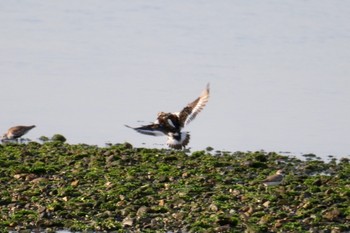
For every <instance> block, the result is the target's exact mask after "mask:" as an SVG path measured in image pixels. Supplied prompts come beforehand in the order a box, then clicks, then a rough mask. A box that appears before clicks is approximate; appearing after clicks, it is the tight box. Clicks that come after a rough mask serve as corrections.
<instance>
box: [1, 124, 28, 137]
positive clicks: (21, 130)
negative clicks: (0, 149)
mask: <svg viewBox="0 0 350 233" xmlns="http://www.w3.org/2000/svg"><path fill="white" fill-rule="evenodd" d="M34 127H35V125H31V126H23V125H19V126H14V127H11V128H9V129H8V130H7V133H5V134H4V135H3V136H2V139H1V141H5V140H16V139H18V138H20V137H22V136H23V135H25V134H26V133H28V131H29V130H31V129H33V128H34Z"/></svg>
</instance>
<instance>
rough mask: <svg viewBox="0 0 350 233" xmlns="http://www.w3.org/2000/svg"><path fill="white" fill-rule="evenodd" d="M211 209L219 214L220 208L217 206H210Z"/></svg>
mask: <svg viewBox="0 0 350 233" xmlns="http://www.w3.org/2000/svg"><path fill="white" fill-rule="evenodd" d="M209 209H210V210H211V211H214V212H217V211H218V210H219V208H218V207H217V205H215V204H213V203H212V204H210V206H209Z"/></svg>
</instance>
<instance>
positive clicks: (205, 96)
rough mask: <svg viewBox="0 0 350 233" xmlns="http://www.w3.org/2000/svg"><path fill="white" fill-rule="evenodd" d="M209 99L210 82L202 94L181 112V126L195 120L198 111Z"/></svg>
mask: <svg viewBox="0 0 350 233" xmlns="http://www.w3.org/2000/svg"><path fill="white" fill-rule="evenodd" d="M208 100H209V83H208V84H207V87H206V89H205V90H204V91H203V92H202V94H201V95H200V96H199V97H198V98H197V99H196V100H195V101H193V102H192V103H189V104H188V105H187V106H186V107H185V108H184V109H182V111H181V112H180V113H179V119H180V123H181V126H182V127H184V126H185V125H187V124H189V123H190V122H191V121H192V120H194V119H195V118H196V116H197V114H198V113H200V112H201V111H202V110H203V108H204V107H205V105H206V104H207V103H208Z"/></svg>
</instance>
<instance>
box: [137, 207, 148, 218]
mask: <svg viewBox="0 0 350 233" xmlns="http://www.w3.org/2000/svg"><path fill="white" fill-rule="evenodd" d="M148 209H149V208H148V207H146V206H141V207H140V208H139V209H138V210H137V212H136V216H137V217H142V216H143V215H144V214H146V213H147V211H148Z"/></svg>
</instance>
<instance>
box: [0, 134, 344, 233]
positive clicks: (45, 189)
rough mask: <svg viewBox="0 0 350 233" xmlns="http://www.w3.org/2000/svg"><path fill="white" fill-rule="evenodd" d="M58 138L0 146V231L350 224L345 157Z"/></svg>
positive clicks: (296, 228)
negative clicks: (271, 180)
mask: <svg viewBox="0 0 350 233" xmlns="http://www.w3.org/2000/svg"><path fill="white" fill-rule="evenodd" d="M62 137H63V136H62ZM62 137H58V136H57V140H53V139H51V140H43V141H44V142H43V144H40V143H36V142H29V143H28V144H13V143H10V144H6V145H0V165H1V167H0V175H1V176H0V185H1V187H0V228H1V230H2V231H5V232H6V231H9V230H17V231H19V230H24V229H50V231H54V230H58V229H70V230H71V231H108V232H109V231H115V232H125V231H127V232H128V231H129V232H166V231H173V232H179V231H182V232H244V231H246V232H310V231H313V232H317V231H321V230H329V231H332V230H334V231H335V232H336V231H339V232H344V231H347V230H349V229H350V223H349V222H350V209H349V206H350V181H349V178H350V177H349V176H350V164H349V160H348V159H345V158H344V159H341V160H339V161H338V162H336V161H335V160H334V159H333V160H331V161H330V162H329V163H326V162H324V161H319V160H313V158H314V157H313V156H310V157H309V158H310V159H308V160H307V161H302V160H299V159H296V158H293V157H287V156H282V155H279V154H277V153H266V152H264V151H257V152H247V153H243V152H234V153H231V152H227V151H224V152H221V151H214V150H213V148H211V147H208V148H207V149H206V150H205V151H204V150H203V151H195V152H193V153H191V152H188V151H187V152H185V151H174V150H169V149H160V150H159V149H146V148H133V146H132V145H131V144H129V143H125V144H116V145H108V146H106V147H97V146H90V145H85V144H78V145H70V144H67V143H65V140H63V139H62ZM59 138H60V139H59ZM58 139H59V140H58ZM282 168H283V169H284V170H285V171H286V173H287V175H286V177H285V179H284V181H283V183H282V184H281V185H280V186H277V187H271V188H270V187H269V188H268V189H265V187H263V185H262V184H261V181H262V180H263V179H264V178H265V177H266V176H268V175H270V174H273V173H275V171H276V170H278V169H282ZM329 174H331V175H329Z"/></svg>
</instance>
